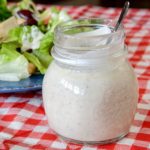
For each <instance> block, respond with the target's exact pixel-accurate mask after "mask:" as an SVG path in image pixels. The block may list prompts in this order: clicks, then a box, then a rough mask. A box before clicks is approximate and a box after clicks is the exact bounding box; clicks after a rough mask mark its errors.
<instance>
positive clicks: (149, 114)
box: [0, 6, 150, 150]
mask: <svg viewBox="0 0 150 150" xmlns="http://www.w3.org/2000/svg"><path fill="white" fill-rule="evenodd" d="M64 9H66V10H67V11H68V12H69V13H70V14H71V15H72V16H73V17H74V18H79V17H103V18H116V17H117V16H118V15H119V13H120V10H119V9H113V8H101V7H92V6H82V7H65V8H64ZM124 24H125V28H126V32H127V38H126V43H127V44H128V47H129V55H128V56H129V60H130V62H131V63H132V65H133V67H134V68H135V72H136V73H137V75H138V81H139V87H140V90H139V92H140V97H139V104H138V109H137V113H136V115H135V118H134V122H133V124H132V126H131V129H130V133H129V134H128V136H126V137H125V138H124V139H122V140H120V141H118V142H117V143H114V144H109V145H104V146H86V145H84V146H83V145H76V144H71V143H65V142H63V141H61V140H60V139H59V138H58V137H57V136H56V135H55V134H54V133H52V131H51V130H50V128H49V127H48V125H47V119H46V116H45V113H44V110H43V105H42V96H41V91H38V92H32V93H22V94H1V95H0V150H8V149H11V150H27V149H34V150H65V149H66V150H111V149H116V150H129V149H131V150H148V149H150V10H147V9H145V10H144V9H130V11H129V13H128V16H127V18H126V19H125V21H124Z"/></svg>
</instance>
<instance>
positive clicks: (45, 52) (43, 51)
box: [33, 31, 54, 68]
mask: <svg viewBox="0 0 150 150" xmlns="http://www.w3.org/2000/svg"><path fill="white" fill-rule="evenodd" d="M53 40H54V35H53V33H52V32H51V31H49V32H47V33H46V34H45V35H44V37H43V38H42V40H41V43H40V47H39V49H36V50H35V51H34V52H33V53H34V54H35V55H36V56H37V57H38V59H39V60H40V62H41V63H42V64H43V65H44V66H45V67H46V68H47V67H48V65H49V64H50V62H51V61H52V60H53V59H52V56H50V51H51V48H52V46H53Z"/></svg>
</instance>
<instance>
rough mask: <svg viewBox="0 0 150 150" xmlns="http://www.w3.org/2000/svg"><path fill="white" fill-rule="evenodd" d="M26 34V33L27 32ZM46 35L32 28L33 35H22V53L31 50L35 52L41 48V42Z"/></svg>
mask: <svg viewBox="0 0 150 150" xmlns="http://www.w3.org/2000/svg"><path fill="white" fill-rule="evenodd" d="M25 32H26V31H25ZM43 36H44V34H43V33H42V32H41V31H40V30H39V29H38V28H37V27H32V28H31V33H27V34H23V35H22V47H21V50H22V51H26V50H29V49H32V50H35V49H38V48H39V47H40V41H41V39H42V38H43Z"/></svg>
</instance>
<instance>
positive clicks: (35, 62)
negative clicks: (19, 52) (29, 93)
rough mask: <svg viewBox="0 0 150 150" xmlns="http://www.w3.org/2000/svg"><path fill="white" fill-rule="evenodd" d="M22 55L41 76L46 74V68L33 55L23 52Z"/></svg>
mask: <svg viewBox="0 0 150 150" xmlns="http://www.w3.org/2000/svg"><path fill="white" fill-rule="evenodd" d="M23 55H24V56H25V57H26V58H27V59H28V60H29V61H30V62H31V63H33V64H34V65H35V66H36V67H37V68H38V70H39V71H40V73H41V74H44V73H45V72H46V68H45V67H44V66H43V65H42V64H41V62H40V61H39V59H38V58H37V57H36V56H35V55H34V54H32V53H28V52H24V53H23Z"/></svg>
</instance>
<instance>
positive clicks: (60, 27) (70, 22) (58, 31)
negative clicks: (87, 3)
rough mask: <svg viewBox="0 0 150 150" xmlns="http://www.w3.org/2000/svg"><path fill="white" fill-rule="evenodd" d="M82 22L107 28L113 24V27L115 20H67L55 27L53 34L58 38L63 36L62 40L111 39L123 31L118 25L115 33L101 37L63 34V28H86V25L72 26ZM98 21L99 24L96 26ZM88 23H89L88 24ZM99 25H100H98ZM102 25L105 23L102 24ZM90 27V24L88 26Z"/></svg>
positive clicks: (121, 26)
mask: <svg viewBox="0 0 150 150" xmlns="http://www.w3.org/2000/svg"><path fill="white" fill-rule="evenodd" d="M78 21H79V22H82V21H90V22H92V21H97V24H92V25H104V26H108V25H110V23H113V24H114V25H115V24H116V20H115V21H114V20H112V19H106V18H97V17H95V18H93V17H92V18H80V19H75V20H68V21H65V22H63V23H60V24H59V25H57V26H56V28H55V31H54V33H55V34H59V36H63V37H64V38H74V39H91V38H97V37H99V38H107V37H111V36H115V35H119V34H120V33H121V32H122V31H124V27H123V25H122V24H120V27H119V28H118V30H117V31H115V32H111V33H106V34H102V35H92V36H84V37H83V36H82V37H80V36H74V34H65V33H64V29H65V27H67V28H71V27H79V26H87V25H88V24H74V23H75V22H78ZM98 21H99V24H98ZM90 22H89V23H90ZM100 23H101V24H100ZM104 23H107V25H106V24H104ZM89 25H90V24H89Z"/></svg>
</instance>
